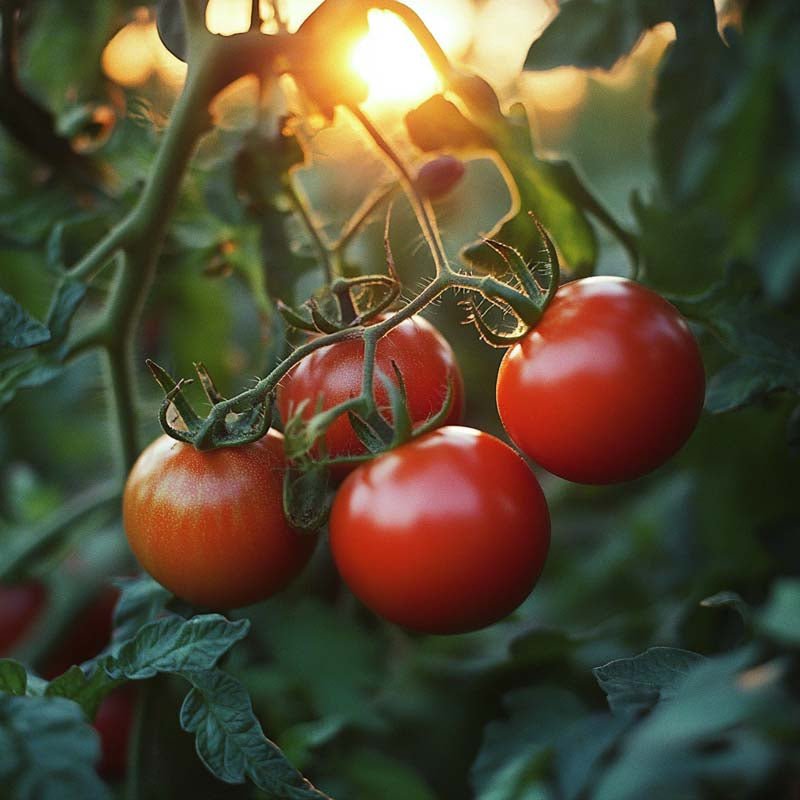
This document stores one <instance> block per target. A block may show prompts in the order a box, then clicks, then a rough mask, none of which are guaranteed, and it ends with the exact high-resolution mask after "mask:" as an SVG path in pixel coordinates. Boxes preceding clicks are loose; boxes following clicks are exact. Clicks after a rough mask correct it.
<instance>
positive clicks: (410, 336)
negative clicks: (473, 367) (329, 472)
mask: <svg viewBox="0 0 800 800" xmlns="http://www.w3.org/2000/svg"><path fill="white" fill-rule="evenodd" d="M392 363H394V364H395V365H396V366H397V369H398V371H399V373H400V375H401V376H403V379H404V382H405V388H406V395H407V401H408V411H409V414H410V416H411V421H412V423H414V424H419V423H421V422H424V421H425V420H427V419H428V418H430V417H433V416H434V415H435V414H436V413H437V412H438V411H439V410H440V409H441V408H442V405H443V403H444V402H445V400H446V399H447V395H448V387H449V391H450V403H451V405H450V411H449V413H448V414H447V418H446V420H444V422H443V424H456V423H458V422H460V421H461V419H462V416H463V413H464V384H463V380H462V377H461V371H460V369H459V367H458V363H457V361H456V357H455V354H454V353H453V350H452V348H451V347H450V345H449V344H448V343H447V340H446V339H445V338H444V337H443V336H442V335H441V334H440V333H439V332H438V331H437V330H436V328H434V327H433V325H431V324H430V322H428V321H427V320H425V319H424V318H422V317H418V316H415V317H411V318H410V319H407V320H403V321H402V322H401V323H400V324H399V325H397V326H396V327H394V328H392V329H391V330H390V331H389V332H388V333H387V334H386V335H385V336H384V337H383V338H382V339H380V340H379V341H378V345H377V348H376V353H375V370H376V374H375V375H374V377H373V391H374V394H375V402H376V403H377V406H378V410H379V413H380V414H381V415H382V416H383V417H384V418H385V419H386V421H387V422H391V421H392V415H391V409H390V408H389V407H388V393H387V390H386V386H385V385H384V384H383V382H382V381H381V378H380V376H379V375H378V374H377V372H378V371H381V372H383V374H384V375H385V376H386V377H387V378H388V379H389V380H395V374H394V369H393V367H392ZM363 372H364V343H363V342H362V341H358V340H346V341H342V342H337V343H336V344H332V345H329V346H327V347H322V348H320V349H319V350H315V351H314V352H313V353H311V354H310V355H308V356H306V357H305V358H304V359H303V360H302V361H301V362H300V363H299V364H298V365H297V366H296V367H294V368H293V369H292V370H291V371H290V372H289V374H288V375H287V376H286V377H285V378H284V379H283V382H282V383H281V385H280V386H279V388H278V400H277V403H278V408H279V410H280V412H281V416H282V418H283V419H284V421H285V420H287V419H288V418H289V417H290V416H291V415H292V414H293V413H295V411H296V410H297V409H299V408H300V406H301V404H303V408H302V412H301V413H302V416H303V417H305V418H306V419H310V418H311V417H312V416H313V414H314V413H315V412H316V411H317V403H318V401H321V402H320V403H319V405H320V407H321V410H326V409H329V408H332V407H333V406H336V405H338V404H339V403H342V402H343V401H345V400H348V399H350V398H353V397H357V396H358V395H359V394H360V392H361V382H362V375H363ZM324 441H325V447H326V449H327V451H328V455H329V456H330V457H332V458H336V457H339V456H350V455H359V454H362V453H364V452H365V448H364V446H363V444H362V443H361V442H360V441H359V440H358V437H357V436H356V433H355V431H354V430H353V428H352V426H351V425H350V422H349V421H348V419H347V417H346V416H341V417H339V418H338V419H336V420H335V421H334V423H333V424H332V425H331V426H330V427H329V428H328V430H327V432H326V434H325V439H324ZM346 472H347V470H342V469H341V468H340V469H339V474H343V473H345V474H346Z"/></svg>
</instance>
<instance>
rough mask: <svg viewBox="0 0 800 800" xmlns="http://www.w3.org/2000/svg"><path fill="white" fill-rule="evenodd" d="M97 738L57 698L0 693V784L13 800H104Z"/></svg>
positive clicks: (72, 705)
mask: <svg viewBox="0 0 800 800" xmlns="http://www.w3.org/2000/svg"><path fill="white" fill-rule="evenodd" d="M99 758H100V739H99V736H98V734H97V732H96V731H94V730H93V729H92V728H91V727H90V726H89V724H88V723H87V722H86V719H85V717H84V715H83V712H82V711H81V709H80V706H78V705H76V704H75V703H73V702H72V701H71V700H65V699H64V698H61V697H14V696H12V695H0V786H2V787H3V792H4V795H3V796H4V797H13V798H14V800H79V799H80V800H83V799H84V798H85V799H86V800H88V799H89V798H91V800H106V798H110V796H111V795H110V792H109V791H108V789H107V787H106V786H105V785H104V784H103V782H102V781H101V780H100V778H99V777H98V776H97V772H96V771H95V766H94V765H95V764H96V763H97V761H98V760H99Z"/></svg>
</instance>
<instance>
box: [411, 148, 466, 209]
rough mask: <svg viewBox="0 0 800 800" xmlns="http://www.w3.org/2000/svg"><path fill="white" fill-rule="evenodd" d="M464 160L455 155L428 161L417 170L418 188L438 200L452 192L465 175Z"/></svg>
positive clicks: (427, 195)
mask: <svg viewBox="0 0 800 800" xmlns="http://www.w3.org/2000/svg"><path fill="white" fill-rule="evenodd" d="M464 172H465V167H464V162H463V161H461V159H459V158H456V157H455V156H438V157H437V158H434V159H432V160H431V161H426V162H425V163H424V164H423V165H422V166H421V167H420V168H419V171H418V172H417V188H418V189H419V191H420V192H421V193H422V195H423V196H424V197H428V198H430V199H431V200H438V199H439V198H441V197H444V196H445V195H446V194H448V193H449V192H451V191H452V190H453V189H454V187H455V186H456V185H457V184H458V182H459V181H460V180H461V179H462V178H463V177H464Z"/></svg>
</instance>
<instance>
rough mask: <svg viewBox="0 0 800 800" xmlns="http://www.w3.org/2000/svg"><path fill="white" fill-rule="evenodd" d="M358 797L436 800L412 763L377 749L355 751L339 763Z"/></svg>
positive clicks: (339, 767) (395, 799)
mask: <svg viewBox="0 0 800 800" xmlns="http://www.w3.org/2000/svg"><path fill="white" fill-rule="evenodd" d="M337 772H341V773H343V776H344V777H345V778H346V779H347V780H348V782H349V784H350V785H351V787H352V791H355V792H356V793H357V794H356V795H355V796H357V797H364V798H367V797H380V799H381V800H436V795H435V794H434V793H433V791H432V790H431V788H430V787H429V786H428V785H427V784H426V783H425V781H424V780H423V779H422V777H421V776H420V775H419V773H418V772H417V771H416V770H415V769H413V767H411V766H409V765H408V764H404V763H403V762H402V761H400V760H398V759H396V758H392V757H391V756H389V755H386V754H384V753H380V752H378V751H376V750H370V749H366V748H359V749H355V750H353V751H352V752H350V753H349V754H348V758H347V759H346V760H345V761H344V763H340V764H337Z"/></svg>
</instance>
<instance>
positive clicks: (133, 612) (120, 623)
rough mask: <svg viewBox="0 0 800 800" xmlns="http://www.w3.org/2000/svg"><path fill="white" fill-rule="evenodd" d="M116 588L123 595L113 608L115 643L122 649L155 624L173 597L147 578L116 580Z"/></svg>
mask: <svg viewBox="0 0 800 800" xmlns="http://www.w3.org/2000/svg"><path fill="white" fill-rule="evenodd" d="M115 584H116V585H117V586H118V587H119V588H120V589H121V590H122V591H121V594H120V597H119V600H118V601H117V604H116V606H115V608H114V633H113V635H112V643H113V644H114V645H119V644H121V643H122V642H125V641H126V640H128V639H130V638H131V637H133V636H134V635H135V634H136V632H137V631H138V630H139V628H141V627H142V626H143V625H146V624H147V623H148V622H152V620H154V619H155V618H156V616H158V614H159V613H161V611H163V610H164V608H165V607H166V605H167V603H168V602H169V601H170V600H171V599H172V593H171V592H170V591H169V590H168V589H165V588H164V587H163V586H162V585H161V584H160V583H156V581H154V580H153V579H152V578H151V577H150V576H149V575H147V574H143V575H141V576H140V577H138V578H117V580H116V581H115Z"/></svg>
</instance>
